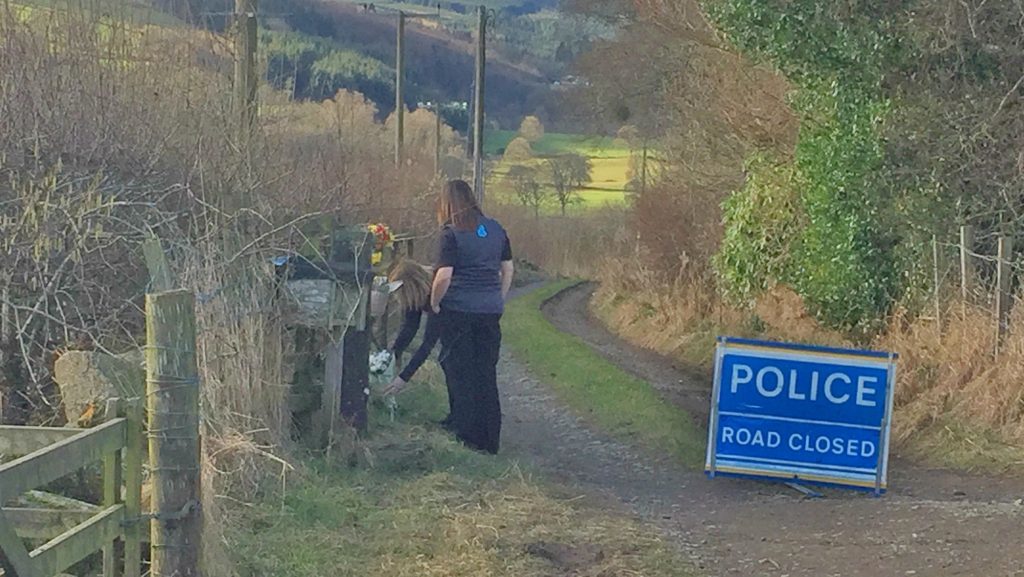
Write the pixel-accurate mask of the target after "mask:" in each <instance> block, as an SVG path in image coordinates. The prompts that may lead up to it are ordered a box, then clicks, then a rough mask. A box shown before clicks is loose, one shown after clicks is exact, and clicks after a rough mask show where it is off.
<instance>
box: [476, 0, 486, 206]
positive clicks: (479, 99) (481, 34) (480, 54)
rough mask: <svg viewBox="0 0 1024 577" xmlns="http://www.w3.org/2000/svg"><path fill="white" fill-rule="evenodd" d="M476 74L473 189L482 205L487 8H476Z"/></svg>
mask: <svg viewBox="0 0 1024 577" xmlns="http://www.w3.org/2000/svg"><path fill="white" fill-rule="evenodd" d="M477 12H478V14H479V21H478V22H477V33H476V36H477V38H476V41H477V44H476V73H475V75H474V77H473V78H474V84H473V88H474V90H473V189H474V190H476V196H477V201H478V202H479V203H480V204H481V205H483V203H484V154H483V153H484V63H485V62H486V60H487V8H486V7H484V6H483V5H481V6H480V7H479V8H477Z"/></svg>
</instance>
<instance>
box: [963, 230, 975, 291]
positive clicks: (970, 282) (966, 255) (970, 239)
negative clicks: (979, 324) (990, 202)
mask: <svg viewBox="0 0 1024 577" xmlns="http://www.w3.org/2000/svg"><path fill="white" fill-rule="evenodd" d="M973 251H974V227H973V226H970V225H964V226H961V227H960V297H961V298H962V299H963V300H964V304H965V306H966V303H968V302H970V300H971V293H972V291H973V290H974V257H973V256H972V255H971V253H972V252H973Z"/></svg>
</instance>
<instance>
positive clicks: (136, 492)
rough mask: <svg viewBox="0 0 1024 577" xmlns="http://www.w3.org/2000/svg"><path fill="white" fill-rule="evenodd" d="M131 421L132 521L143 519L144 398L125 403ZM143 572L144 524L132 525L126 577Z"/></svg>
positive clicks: (127, 462) (128, 484) (127, 465)
mask: <svg viewBox="0 0 1024 577" xmlns="http://www.w3.org/2000/svg"><path fill="white" fill-rule="evenodd" d="M124 416H125V418H127V419H128V431H127V433H126V435H125V451H124V514H125V518H127V519H129V520H134V519H141V518H142V454H143V450H142V443H143V442H144V441H145V439H144V438H143V429H142V426H143V425H142V399H130V400H129V401H127V402H126V403H125V406H124ZM141 573H142V524H141V523H129V524H128V526H127V527H125V535H124V577H139V576H140V575H141Z"/></svg>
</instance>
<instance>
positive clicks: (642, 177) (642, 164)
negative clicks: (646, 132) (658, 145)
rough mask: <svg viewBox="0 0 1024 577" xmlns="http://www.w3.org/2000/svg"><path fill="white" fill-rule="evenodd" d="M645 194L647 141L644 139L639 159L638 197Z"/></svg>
mask: <svg viewBox="0 0 1024 577" xmlns="http://www.w3.org/2000/svg"><path fill="white" fill-rule="evenodd" d="M646 193H647V139H646V138H644V151H643V157H642V158H641V159H640V195H641V196H643V195H644V194H646Z"/></svg>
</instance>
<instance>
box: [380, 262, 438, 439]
mask: <svg viewBox="0 0 1024 577" xmlns="http://www.w3.org/2000/svg"><path fill="white" fill-rule="evenodd" d="M388 281H389V282H390V283H392V285H393V286H396V288H395V289H394V292H392V293H391V294H392V295H394V296H395V297H396V299H397V300H398V305H399V307H400V308H401V310H402V311H403V313H404V316H403V317H402V328H401V329H399V331H398V336H397V337H395V343H394V345H392V346H391V352H392V353H393V354H394V355H395V359H400V358H401V356H402V354H403V353H404V352H405V350H406V349H407V348H409V345H410V344H412V340H413V338H415V337H416V333H417V332H419V330H420V324H421V321H422V318H423V315H426V316H427V326H426V328H425V329H424V331H423V341H422V342H421V344H420V346H419V348H417V349H416V352H415V353H413V355H412V357H411V358H410V359H409V362H408V363H406V365H405V367H404V368H403V369H402V371H401V372H400V373H399V374H398V376H397V377H395V378H394V380H392V381H391V384H390V385H389V386H388V388H387V389H385V391H384V392H385V394H389V395H393V394H397V393H399V392H401V391H402V390H403V389H404V388H405V387H406V385H408V383H409V381H411V380H412V377H413V375H415V374H416V371H417V370H419V368H420V367H421V366H422V365H423V363H424V361H426V360H427V357H429V356H430V353H431V352H432V351H433V350H434V347H435V346H436V345H437V342H438V340H439V339H440V338H441V316H440V315H438V314H435V313H434V311H433V310H432V309H431V308H430V292H431V289H432V285H433V282H434V273H433V271H432V270H431V269H429V268H427V267H425V266H423V265H422V264H420V263H418V262H416V261H413V260H410V259H403V260H401V261H399V262H398V263H397V264H396V265H395V266H394V268H393V269H392V270H391V272H390V273H389V274H388ZM442 367H443V359H442ZM448 404H449V410H450V411H454V407H453V398H452V394H451V391H449V392H448ZM450 419H451V414H449V416H448V418H446V419H445V420H444V421H442V423H441V424H442V425H443V426H447V424H448V423H449V422H450Z"/></svg>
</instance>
